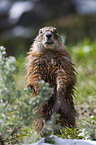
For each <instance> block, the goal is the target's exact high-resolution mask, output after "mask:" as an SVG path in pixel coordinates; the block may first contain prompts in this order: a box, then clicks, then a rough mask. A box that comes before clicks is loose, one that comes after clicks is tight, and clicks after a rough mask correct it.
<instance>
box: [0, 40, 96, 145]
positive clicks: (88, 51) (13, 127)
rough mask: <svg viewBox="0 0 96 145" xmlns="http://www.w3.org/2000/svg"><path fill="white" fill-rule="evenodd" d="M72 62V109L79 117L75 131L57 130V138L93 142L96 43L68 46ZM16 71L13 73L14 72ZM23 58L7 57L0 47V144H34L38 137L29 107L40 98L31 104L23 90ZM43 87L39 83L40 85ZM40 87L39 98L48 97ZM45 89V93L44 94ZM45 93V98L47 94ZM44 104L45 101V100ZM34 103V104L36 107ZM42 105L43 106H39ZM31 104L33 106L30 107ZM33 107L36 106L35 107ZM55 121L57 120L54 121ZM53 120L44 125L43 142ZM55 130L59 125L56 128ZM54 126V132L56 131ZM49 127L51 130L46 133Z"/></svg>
mask: <svg viewBox="0 0 96 145" xmlns="http://www.w3.org/2000/svg"><path fill="white" fill-rule="evenodd" d="M68 51H69V52H70V53H71V56H72V60H73V62H74V64H75V69H76V71H77V84H76V91H75V96H76V97H75V98H74V103H75V108H76V110H77V112H78V114H79V116H78V118H77V128H76V129H72V128H71V129H70V128H65V130H61V133H62V134H61V135H59V137H62V138H68V139H70V138H71V139H73V138H76V139H82V138H83V139H92V140H94V139H95V140H96V87H95V86H96V43H95V42H90V41H89V40H85V41H84V42H83V43H79V44H78V45H77V46H69V47H68ZM16 68H17V69H16ZM24 72H25V71H24V57H19V58H17V63H16V59H15V58H14V57H7V58H6V51H5V49H4V47H0V141H1V143H2V144H1V145H3V144H5V145H7V144H18V143H19V144H21V143H22V142H24V143H25V144H28V143H32V142H35V141H37V140H39V139H40V138H41V137H40V135H39V134H38V133H37V132H36V131H35V129H34V121H33V120H34V119H35V117H36V116H35V115H33V113H34V112H33V113H31V112H32V110H33V108H32V107H34V106H32V105H31V104H32V103H33V102H34V101H36V102H37V103H38V105H39V102H38V101H41V102H42V100H40V99H42V97H39V99H38V97H37V98H36V100H34V99H33V98H31V97H30V95H29V93H30V92H29V91H28V90H26V89H25V90H24V91H23V89H24V87H25V85H24V82H25V76H24ZM42 83H43V82H42ZM42 83H41V94H40V95H41V96H42V93H44V92H46V91H47V93H46V95H45V96H50V95H49V94H50V93H52V89H51V88H49V87H48V84H44V83H43V85H45V87H44V88H43V86H42ZM44 89H45V90H44ZM48 93H49V94H48ZM45 101H46V100H45ZM36 102H35V103H36ZM42 103H44V102H42ZM33 104H34V103H33ZM35 105H36V104H35ZM56 118H57V120H58V117H56ZM54 123H55V120H54V119H53V120H52V121H51V122H47V126H49V127H46V125H45V126H44V127H45V130H44V131H46V128H48V129H49V131H48V130H47V131H46V132H47V134H46V136H47V138H46V140H47V139H48V136H49V135H50V134H53V133H54V125H53V124H54ZM58 126H59V125H58ZM58 126H57V128H58ZM50 127H51V128H52V130H50Z"/></svg>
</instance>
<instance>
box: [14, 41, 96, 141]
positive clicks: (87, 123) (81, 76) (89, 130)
mask: <svg viewBox="0 0 96 145" xmlns="http://www.w3.org/2000/svg"><path fill="white" fill-rule="evenodd" d="M67 49H68V51H69V52H70V54H71V56H72V60H73V62H74V64H75V69H76V71H77V84H76V91H75V93H76V97H75V98H74V103H75V108H76V110H77V112H78V114H79V116H78V118H77V128H79V130H80V132H79V133H81V134H79V133H77V134H78V136H80V135H81V136H82V137H81V138H84V139H93V140H95V139H96V43H95V42H90V41H89V40H88V39H86V40H84V42H83V43H79V44H77V46H68V48H67ZM17 61H18V66H17V68H18V69H17V70H18V72H17V74H16V75H15V79H16V82H17V86H18V87H19V88H23V87H24V82H25V77H24V65H23V62H24V58H23V59H22V58H20V57H19V59H18V60H17ZM29 130H30V129H29ZM31 130H32V129H31ZM31 130H30V131H29V132H31ZM33 130H34V129H33ZM67 132H68V130H67ZM64 134H67V133H63V136H62V138H64ZM69 138H70V135H69ZM75 138H80V137H77V136H75Z"/></svg>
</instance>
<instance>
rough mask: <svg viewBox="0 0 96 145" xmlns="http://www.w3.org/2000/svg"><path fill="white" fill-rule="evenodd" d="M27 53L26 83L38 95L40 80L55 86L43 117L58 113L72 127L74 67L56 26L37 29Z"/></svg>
mask: <svg viewBox="0 0 96 145" xmlns="http://www.w3.org/2000/svg"><path fill="white" fill-rule="evenodd" d="M28 54H29V55H28V57H27V59H28V62H27V67H26V69H27V86H32V87H33V89H34V91H35V95H36V94H38V90H39V87H38V81H40V80H44V81H45V82H48V83H49V84H50V86H51V87H52V88H54V94H53V95H52V97H51V98H50V99H49V101H48V103H47V104H45V105H44V106H43V110H41V113H42V116H43V118H44V119H45V121H47V120H49V119H50V117H51V115H52V113H53V112H56V113H59V114H60V123H61V125H62V126H69V127H71V126H75V116H76V111H75V109H74V103H73V98H72V95H73V90H74V85H75V82H76V77H75V70H74V67H73V64H72V61H71V58H70V54H69V53H68V52H67V50H66V49H65V46H64V44H63V42H62V40H61V38H60V36H59V34H58V32H57V30H56V28H55V27H52V26H51V27H44V28H42V29H40V30H39V34H38V36H37V37H36V38H35V41H34V43H33V45H32V48H31V49H30V52H29V53H28ZM40 126H42V125H41V124H40V122H39V126H38V127H40ZM41 128H42V127H41ZM40 130H41V129H40Z"/></svg>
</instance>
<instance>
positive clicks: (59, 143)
mask: <svg viewBox="0 0 96 145" xmlns="http://www.w3.org/2000/svg"><path fill="white" fill-rule="evenodd" d="M54 139H55V142H56V143H55V145H96V141H91V140H81V139H61V138H58V137H57V136H54ZM27 145H28V144H27ZM30 145H53V144H49V143H44V138H42V139H41V140H39V141H37V142H36V143H33V144H30Z"/></svg>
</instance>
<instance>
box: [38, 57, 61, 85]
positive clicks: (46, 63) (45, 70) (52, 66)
mask: <svg viewBox="0 0 96 145" xmlns="http://www.w3.org/2000/svg"><path fill="white" fill-rule="evenodd" d="M59 65H60V62H59V61H58V59H57V57H52V56H51V57H50V56H45V57H43V58H40V60H39V63H38V69H39V73H40V74H41V79H43V80H44V81H45V82H49V83H51V84H53V83H55V82H56V71H57V68H58V66H59Z"/></svg>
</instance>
